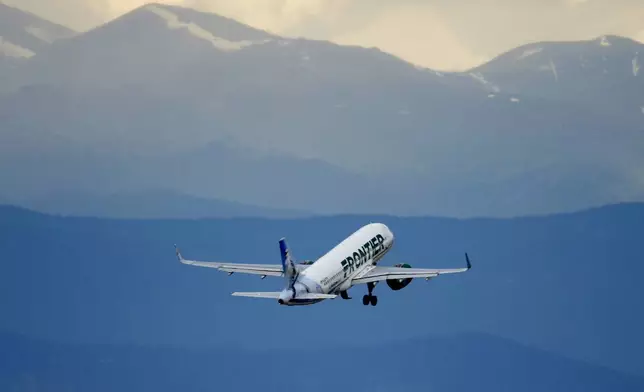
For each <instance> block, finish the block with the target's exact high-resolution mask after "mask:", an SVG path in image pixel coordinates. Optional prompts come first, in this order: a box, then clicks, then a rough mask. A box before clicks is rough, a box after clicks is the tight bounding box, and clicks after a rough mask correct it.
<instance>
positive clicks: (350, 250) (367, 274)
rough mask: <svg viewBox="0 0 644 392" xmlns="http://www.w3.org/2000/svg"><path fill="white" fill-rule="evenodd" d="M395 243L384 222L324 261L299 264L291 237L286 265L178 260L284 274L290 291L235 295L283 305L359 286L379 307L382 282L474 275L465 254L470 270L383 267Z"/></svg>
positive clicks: (283, 248) (284, 249)
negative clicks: (375, 292) (378, 288)
mask: <svg viewBox="0 0 644 392" xmlns="http://www.w3.org/2000/svg"><path fill="white" fill-rule="evenodd" d="M393 245H394V234H393V233H392V232H391V230H389V228H388V227H387V226H386V225H384V224H382V223H370V224H367V225H365V226H363V227H361V228H360V229H358V230H357V231H356V232H354V233H353V234H351V235H350V236H349V237H347V238H346V239H345V240H343V241H342V242H340V243H339V244H338V245H336V246H335V247H334V248H333V249H331V250H330V251H329V252H327V253H326V254H324V255H323V256H322V257H320V258H319V259H317V260H315V261H312V260H308V261H304V262H301V263H296V262H295V259H294V258H293V256H292V254H291V251H290V249H289V248H288V246H287V244H286V239H285V238H282V239H280V240H279V246H280V254H281V258H282V263H281V265H280V264H239V263H226V262H211V261H196V260H186V259H184V258H183V256H182V255H181V251H180V250H179V248H178V247H177V245H176V244H175V253H176V256H177V259H178V260H179V261H180V262H181V263H183V264H187V265H194V266H199V267H209V268H215V269H217V270H219V271H223V272H227V273H228V275H232V274H234V273H244V274H255V275H260V276H261V278H262V279H264V278H265V277H267V276H279V277H283V278H285V280H286V287H285V288H284V289H283V290H282V291H275V292H234V293H232V295H233V296H238V297H251V298H267V299H274V300H275V299H276V300H277V302H278V303H279V304H280V305H286V306H296V305H312V304H315V303H318V302H321V301H324V300H325V299H334V298H336V297H337V296H338V295H339V296H340V297H341V298H342V299H345V300H348V299H351V297H349V294H348V291H349V289H350V288H352V287H353V286H356V285H359V284H366V285H367V291H368V294H366V295H364V297H362V304H363V305H365V306H367V305H369V304H371V305H372V306H376V305H377V304H378V297H377V296H375V295H373V290H374V288H375V287H376V285H377V284H378V282H382V281H385V282H387V285H388V286H389V288H390V289H391V290H394V291H398V290H401V289H403V288H404V287H406V286H407V285H408V284H409V283H411V281H412V279H416V278H425V280H429V279H432V278H435V277H437V276H440V275H444V274H453V273H460V272H465V271H468V270H469V269H470V268H472V264H471V263H470V258H469V256H468V255H467V253H465V261H466V263H467V267H464V268H454V269H419V268H411V266H410V265H409V264H406V263H401V264H396V265H394V266H393V267H379V266H377V264H378V262H379V261H380V260H382V258H383V257H384V256H385V254H387V253H388V252H389V251H390V250H391V248H392V247H393Z"/></svg>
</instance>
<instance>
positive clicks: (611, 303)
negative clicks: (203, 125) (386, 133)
mask: <svg viewBox="0 0 644 392" xmlns="http://www.w3.org/2000/svg"><path fill="white" fill-rule="evenodd" d="M368 222H383V223H385V224H387V225H388V226H389V227H390V228H391V230H392V231H393V233H394V234H395V236H396V245H395V246H394V248H393V249H392V250H391V252H390V253H389V254H388V255H387V257H386V258H385V259H383V261H382V262H381V264H382V265H395V264H397V263H400V262H406V263H409V264H411V265H412V266H413V267H418V268H452V267H460V266H463V265H465V257H464V255H463V252H468V253H469V256H470V259H471V260H472V265H473V267H472V269H471V270H470V271H468V272H467V273H466V274H460V275H459V276H445V277H441V278H439V279H432V280H430V281H428V282H426V281H424V280H422V279H421V280H414V281H413V282H411V284H410V285H409V286H407V287H406V288H405V289H404V290H401V291H395V292H394V291H391V290H390V289H389V288H388V287H387V285H378V286H377V287H376V289H375V292H376V294H377V295H378V296H379V298H380V300H379V303H378V306H377V307H365V306H363V305H362V303H361V302H360V299H359V298H360V297H361V296H362V295H363V294H364V293H365V291H363V290H366V288H364V287H355V288H353V289H352V290H351V291H350V293H349V294H350V296H352V297H353V299H352V300H348V301H345V300H341V299H339V298H338V299H336V300H332V301H326V302H323V303H320V304H317V305H315V306H308V307H300V308H286V307H282V306H278V305H277V303H275V302H272V301H266V300H257V299H241V298H238V297H232V296H230V293H231V292H233V291H274V290H279V289H280V288H281V287H283V282H282V281H281V280H280V279H279V278H266V279H264V280H262V279H259V278H258V277H253V276H238V275H233V276H230V277H228V276H227V275H226V274H223V273H220V272H217V271H214V270H212V269H208V268H197V267H192V266H186V265H183V264H181V263H179V262H178V261H177V260H176V258H175V254H174V249H173V244H175V243H176V244H177V245H178V246H179V247H181V250H182V253H183V254H184V256H185V257H187V258H190V259H197V260H211V261H218V260H225V261H231V262H240V263H266V264H274V263H279V246H278V240H279V239H280V238H282V237H286V238H287V240H288V242H289V245H290V248H291V250H292V256H293V257H295V259H296V260H298V261H303V260H315V259H316V258H317V257H319V256H321V255H322V254H323V253H324V252H326V251H328V250H329V249H331V248H332V247H333V246H334V245H335V244H337V243H338V242H339V241H341V240H342V239H344V238H345V237H346V236H347V235H349V234H350V233H352V232H353V231H354V230H356V229H357V228H359V227H360V226H362V225H364V224H365V223H368ZM642 232H644V205H642V204H624V205H615V206H610V207H604V208H600V209H593V210H587V211H583V212H578V213H574V214H562V215H553V216H546V217H533V218H515V219H463V220H459V219H446V218H422V217H410V218H400V217H391V216H355V215H351V216H335V217H313V218H298V219H286V220H284V219H260V218H227V219H189V220H175V219H171V220H147V219H146V220H140V219H139V220H120V219H119V220H115V219H98V218H78V217H60V216H53V215H44V214H40V213H35V212H32V211H27V210H23V209H17V208H15V207H1V208H0V249H2V262H1V263H0V298H3V301H2V312H0V330H2V331H4V332H6V333H11V334H21V335H24V336H26V337H30V338H35V339H42V340H45V341H47V342H54V343H60V344H69V345H76V346H77V345H81V346H82V345H119V346H123V345H125V346H127V347H132V346H145V347H160V346H165V347H177V348H181V349H186V350H194V349H197V350H206V349H213V350H216V349H220V348H227V349H240V350H245V349H248V350H251V351H253V352H256V351H262V352H265V353H275V354H274V355H270V356H271V358H274V359H275V360H277V358H292V357H293V358H296V360H297V361H298V362H296V363H298V364H300V365H301V364H302V363H304V364H305V363H306V361H307V360H310V357H311V356H312V357H316V354H314V352H317V351H316V350H328V352H327V351H324V354H320V355H323V356H322V357H320V358H331V359H330V362H329V363H328V364H327V365H326V366H340V368H341V366H342V364H344V363H345V359H346V361H347V362H348V363H350V364H354V363H355V362H356V360H351V358H355V357H353V355H354V353H359V352H362V353H367V352H368V353H369V354H364V355H361V356H359V357H360V358H365V359H366V358H369V360H368V361H366V360H365V361H361V363H362V362H364V363H363V365H361V366H365V367H366V368H367V369H368V368H369V366H377V367H376V368H374V369H382V373H383V374H387V372H385V370H384V368H386V367H387V366H388V365H387V366H385V365H382V364H378V365H376V364H374V363H373V362H376V363H380V362H381V361H382V358H385V357H389V359H388V360H387V361H393V362H396V363H398V364H399V366H402V368H401V369H405V367H406V366H410V369H411V368H413V369H415V370H414V372H413V373H417V375H418V374H425V373H424V372H423V371H422V369H424V368H425V367H424V366H421V365H422V364H423V363H424V362H423V361H425V358H429V359H427V360H429V361H434V360H435V359H436V358H441V357H442V356H443V354H445V353H446V352H449V347H454V350H453V353H452V354H453V355H456V356H457V357H456V358H458V360H456V361H455V362H454V363H451V365H450V366H454V367H455V368H458V369H459V370H460V372H455V373H454V372H451V373H447V374H448V375H449V376H450V377H449V378H450V379H453V378H454V377H455V375H458V377H457V378H458V379H459V380H461V381H462V382H467V381H466V380H467V378H468V377H467V375H468V374H474V373H476V372H478V371H480V369H479V368H480V367H481V366H482V365H481V362H485V361H487V362H488V364H487V365H486V366H497V367H496V369H497V370H496V371H497V372H498V371H500V370H499V369H504V368H505V366H506V365H505V364H507V362H504V361H506V360H505V359H504V360H503V361H500V362H496V361H497V359H498V357H497V356H496V354H492V353H490V354H488V352H487V350H488V349H487V348H486V349H482V348H481V349H480V350H479V349H477V348H476V347H479V348H480V346H479V344H484V345H485V344H487V343H485V342H488V343H490V342H489V340H488V339H487V338H484V339H483V340H482V341H481V340H479V339H478V338H476V339H474V341H473V342H472V345H473V346H472V347H470V348H467V347H468V346H469V343H457V342H455V341H453V340H452V343H445V341H443V340H440V339H439V340H440V341H441V342H443V343H444V344H446V345H447V346H446V347H444V351H442V350H443V349H441V350H439V351H437V352H433V349H427V350H425V349H423V348H422V347H423V346H424V345H425V344H426V343H423V342H424V341H425V339H426V338H428V337H431V336H438V337H441V336H442V337H445V336H446V335H448V336H454V335H461V334H471V333H474V334H485V335H491V336H494V337H497V338H501V339H505V340H508V339H509V340H511V341H514V342H515V343H518V344H520V345H523V346H527V347H528V348H529V350H528V351H531V350H533V349H536V350H541V351H546V352H549V353H551V354H552V355H553V356H554V357H558V358H561V357H564V358H568V359H570V360H572V361H575V362H577V363H578V365H574V366H579V367H580V368H584V369H588V372H586V373H583V374H584V375H583V377H582V376H579V374H577V376H571V375H569V376H565V375H564V374H562V373H557V374H558V376H557V377H559V376H560V377H563V379H568V378H567V377H573V378H578V377H582V378H583V379H584V380H585V381H583V382H582V381H579V380H577V382H582V383H583V385H586V386H588V385H590V384H592V381H593V380H596V379H595V378H593V377H592V376H591V374H590V373H593V371H592V370H591V369H592V368H593V367H595V368H597V367H608V368H611V369H614V370H616V371H618V372H621V373H629V374H632V375H635V376H638V377H642V376H644V363H643V362H642V361H641V360H640V359H641V353H642V350H644V338H643V337H642V333H641V331H642V330H643V329H644V317H643V314H642V312H640V311H639V309H640V308H641V298H642V297H643V296H644V292H643V290H644V288H643V286H642V284H641V279H640V277H641V276H642V274H644V264H643V263H642V262H641V254H642V246H641V233H642ZM418 339H420V342H419V343H418V344H419V345H420V346H419V347H416V343H415V342H417V340H418ZM443 343H440V344H443ZM497 343H499V342H497ZM497 343H494V342H492V343H490V344H491V345H492V346H493V347H490V348H489V350H491V352H496V350H497V349H498V345H497ZM437 344H438V343H437ZM500 344H501V345H504V344H505V343H503V342H501V343H500ZM452 345H453V346H452ZM377 347H388V348H383V349H382V350H383V351H382V352H380V349H377ZM396 347H400V348H399V349H400V350H401V351H400V352H399V353H398V354H396V352H397V351H396ZM415 347H416V348H415ZM459 347H460V348H459ZM486 347H487V346H486ZM349 348H352V349H351V350H349ZM126 349H127V348H126ZM461 349H462V350H465V352H462V351H460V350H461ZM61 350H64V348H61ZM92 350H93V349H92ZM275 350H278V351H275ZM279 350H287V351H288V352H289V353H293V355H291V354H288V355H286V354H285V355H280V354H277V352H279ZM361 350H362V351H361ZM364 350H367V351H364ZM471 350H474V352H472V351H471ZM517 350H518V351H519V352H518V353H517V355H519V357H522V355H523V354H521V353H522V352H524V351H523V350H522V349H517ZM0 352H2V354H4V355H8V356H9V358H14V357H16V356H13V355H11V354H8V353H6V351H5V350H4V347H3V350H0ZM306 353H311V355H310V356H309V355H308V354H306ZM533 354H534V352H532V353H528V354H526V355H528V357H532V356H533ZM211 355H217V354H216V351H213V354H211ZM249 355H250V356H252V354H249ZM300 355H301V356H300ZM327 355H328V356H327ZM356 355H357V354H356ZM445 355H447V354H445ZM461 355H463V357H461ZM508 355H509V357H511V356H512V355H511V354H508ZM426 356H427V357H426ZM509 357H506V359H507V358H509ZM431 358H434V359H431ZM446 358H447V357H446ZM553 360H554V362H552V361H551V360H548V361H547V362H548V363H549V364H550V365H548V366H549V367H548V369H549V370H548V374H549V375H548V377H549V378H550V377H551V375H552V374H553V373H551V372H553V371H554V367H556V366H554V365H552V364H553V363H558V362H557V361H558V359H556V358H554V359H553ZM302 361H303V362H302ZM321 361H323V362H324V361H325V360H322V359H321ZM387 361H385V362H384V363H385V364H391V363H392V362H387ZM562 361H563V359H562ZM563 362H566V361H563ZM579 362H581V363H583V364H585V365H583V364H580V363H579ZM136 363H137V366H139V365H141V363H140V362H136ZM241 363H244V362H241ZM432 363H433V362H432ZM563 365H565V364H563ZM5 366H8V365H5ZM141 366H143V365H141ZM284 366H287V365H284ZM380 366H383V367H380ZM508 366H509V365H508ZM553 366H554V367H553ZM588 366H590V367H588ZM304 367H305V368H306V369H310V367H307V366H304ZM136 368H138V367H133V368H132V369H136ZM439 368H440V367H439ZM566 368H568V365H565V366H564V368H562V369H561V371H562V372H563V373H565V371H564V369H566ZM431 369H432V366H430V365H427V371H428V372H430V371H432V370H431ZM450 369H453V368H450ZM485 369H490V368H489V367H486V368H485ZM512 369H515V370H517V368H513V367H510V368H507V370H506V371H505V372H502V373H503V377H505V376H507V377H514V376H512V375H511V374H513V373H512V372H513V371H514V370H512ZM542 370H543V369H542V368H541V367H536V368H534V369H532V370H530V368H529V366H527V365H521V368H520V369H518V370H517V371H519V372H522V373H521V374H525V375H527V376H529V377H527V378H526V380H528V381H529V380H533V379H534V377H538V375H539V374H542V373H541V371H542ZM392 371H393V370H392ZM400 371H401V372H402V373H399V374H403V373H404V371H403V370H400ZM598 371H599V369H598ZM380 372H381V371H380V370H378V372H376V373H380ZM544 372H545V370H544ZM584 372H585V371H584ZM340 373H342V372H340ZM155 374H156V373H155ZM397 374H398V373H397ZM432 374H433V373H432ZM476 374H479V373H476ZM543 374H546V373H543ZM461 375H462V377H461ZM479 375H480V374H479ZM435 377H439V376H436V375H435ZM498 377H501V375H499V374H497V378H498ZM517 377H518V378H519V379H520V378H521V376H517ZM400 380H401V381H403V379H400ZM415 380H418V379H415ZM459 380H452V381H449V380H444V382H448V383H449V382H460V381H459ZM488 381H489V380H488ZM489 382H491V381H489ZM564 384H565V383H564ZM537 385H540V386H541V385H542V384H537ZM597 385H604V384H602V383H601V382H599V383H598V384H597ZM589 388H590V387H589ZM0 389H2V388H0ZM90 389H91V388H90ZM117 389H118V388H117ZM448 389H451V388H448ZM497 389H498V388H497ZM545 389H550V388H545ZM607 389H615V388H607ZM616 390H621V389H620V388H616Z"/></svg>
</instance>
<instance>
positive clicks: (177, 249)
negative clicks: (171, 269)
mask: <svg viewBox="0 0 644 392" xmlns="http://www.w3.org/2000/svg"><path fill="white" fill-rule="evenodd" d="M174 253H175V254H176V255H177V260H179V261H181V262H183V256H182V255H181V251H180V250H179V248H178V247H177V244H174Z"/></svg>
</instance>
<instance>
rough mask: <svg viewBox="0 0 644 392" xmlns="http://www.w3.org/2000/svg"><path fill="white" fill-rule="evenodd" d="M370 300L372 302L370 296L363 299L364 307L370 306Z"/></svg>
mask: <svg viewBox="0 0 644 392" xmlns="http://www.w3.org/2000/svg"><path fill="white" fill-rule="evenodd" d="M369 300H370V296H368V295H365V296H364V297H362V304H363V305H364V306H367V305H369Z"/></svg>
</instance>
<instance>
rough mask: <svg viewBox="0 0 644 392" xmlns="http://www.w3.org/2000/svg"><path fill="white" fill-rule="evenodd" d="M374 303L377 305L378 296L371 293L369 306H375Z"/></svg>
mask: <svg viewBox="0 0 644 392" xmlns="http://www.w3.org/2000/svg"><path fill="white" fill-rule="evenodd" d="M376 305H378V297H376V296H375V295H372V296H371V306H376Z"/></svg>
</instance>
